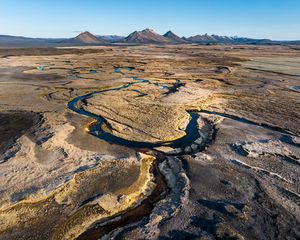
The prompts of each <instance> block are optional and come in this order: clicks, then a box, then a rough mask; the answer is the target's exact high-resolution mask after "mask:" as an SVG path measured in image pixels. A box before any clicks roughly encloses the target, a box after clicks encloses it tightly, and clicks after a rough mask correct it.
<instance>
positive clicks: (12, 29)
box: [0, 0, 300, 40]
mask: <svg viewBox="0 0 300 240" xmlns="http://www.w3.org/2000/svg"><path fill="white" fill-rule="evenodd" d="M0 10H1V14H0V34H9V35H23V36H31V37H72V36H74V35H76V34H78V33H77V31H85V30H88V31H90V32H92V33H94V34H100V35H102V34H103V35H106V34H118V35H128V34H129V33H131V32H132V31H134V30H142V29H144V28H147V27H149V28H152V29H154V30H156V31H157V32H158V33H160V34H163V33H165V32H166V31H168V30H172V31H174V32H175V33H177V34H178V35H180V36H191V35H196V34H204V33H209V34H218V35H227V36H235V35H238V36H246V37H254V38H271V39H286V40H290V39H300V0H139V1H138V0H106V1H104V0H98V1H97V0H40V1H38V0H0Z"/></svg>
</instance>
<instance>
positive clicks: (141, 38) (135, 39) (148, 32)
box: [125, 28, 170, 43]
mask: <svg viewBox="0 0 300 240" xmlns="http://www.w3.org/2000/svg"><path fill="white" fill-rule="evenodd" d="M125 42H128V43H168V42H170V40H169V39H168V38H165V37H164V36H161V35H159V34H158V33H156V32H154V31H153V30H152V29H149V28H146V29H144V30H142V31H134V32H133V33H131V34H130V35H128V36H127V37H126V38H125Z"/></svg>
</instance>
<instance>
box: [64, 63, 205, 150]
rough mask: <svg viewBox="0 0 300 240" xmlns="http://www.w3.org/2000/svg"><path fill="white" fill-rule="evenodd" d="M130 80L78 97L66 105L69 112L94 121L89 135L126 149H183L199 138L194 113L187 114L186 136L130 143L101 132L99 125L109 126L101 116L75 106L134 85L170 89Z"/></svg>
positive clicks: (144, 80)
mask: <svg viewBox="0 0 300 240" xmlns="http://www.w3.org/2000/svg"><path fill="white" fill-rule="evenodd" d="M126 70H127V71H129V68H128V69H127V68H126ZM115 72H117V73H121V70H120V69H116V70H115ZM121 74H122V73H121ZM132 79H133V80H134V82H130V83H127V84H125V85H122V86H120V87H115V88H110V89H104V90H100V91H94V92H91V93H88V94H85V95H82V96H78V97H76V98H74V99H73V100H71V101H70V102H69V103H68V108H69V109H70V110H72V111H74V112H76V113H77V114H80V115H84V116H87V117H90V118H93V119H95V120H96V123H95V124H92V125H91V126H90V127H89V129H88V131H89V133H90V134H91V135H93V136H95V137H97V138H99V139H101V140H104V141H106V142H108V143H111V144H118V145H122V146H126V147H131V148H139V149H143V148H147V149H149V148H154V147H160V146H170V147H173V148H178V147H185V146H187V145H189V144H190V143H192V142H193V141H195V140H196V139H197V138H199V133H198V129H197V119H198V117H199V116H198V115H197V114H194V113H189V114H190V122H189V123H188V125H187V127H186V130H185V132H186V135H185V136H183V137H182V138H180V139H177V140H175V141H172V142H157V143H151V142H138V141H130V140H126V139H123V138H120V137H117V136H115V135H113V134H112V133H110V132H106V131H104V130H102V128H101V125H102V124H106V125H107V126H109V124H108V123H107V121H106V120H105V119H104V118H103V117H102V116H98V115H96V114H93V113H91V112H89V111H86V110H84V109H83V108H81V107H77V106H79V105H80V104H77V103H78V102H80V101H83V102H84V101H85V100H86V99H89V98H91V97H93V96H94V95H95V94H101V93H104V92H109V91H119V90H122V89H126V88H129V87H131V86H133V85H135V84H145V83H146V84H153V85H155V86H158V87H160V88H161V89H170V88H169V87H168V86H166V85H162V86H160V85H158V84H157V83H151V81H149V80H146V79H141V78H139V77H133V78H132ZM179 83H180V81H179V80H177V81H176V83H175V84H179Z"/></svg>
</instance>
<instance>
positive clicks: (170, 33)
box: [163, 31, 188, 43]
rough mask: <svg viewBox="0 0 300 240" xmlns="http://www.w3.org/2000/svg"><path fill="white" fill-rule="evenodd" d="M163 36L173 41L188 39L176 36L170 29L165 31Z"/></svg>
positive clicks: (178, 41) (184, 41)
mask: <svg viewBox="0 0 300 240" xmlns="http://www.w3.org/2000/svg"><path fill="white" fill-rule="evenodd" d="M163 36H164V37H165V38H168V39H170V41H171V42H173V43H188V41H187V40H186V39H183V38H181V37H179V36H177V35H176V34H175V33H173V32H172V31H168V32H166V33H165V34H164V35H163Z"/></svg>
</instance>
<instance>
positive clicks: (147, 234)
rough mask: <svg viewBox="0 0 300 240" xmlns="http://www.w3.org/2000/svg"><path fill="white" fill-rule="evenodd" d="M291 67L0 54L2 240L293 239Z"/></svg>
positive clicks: (299, 178) (297, 203) (152, 55)
mask: <svg viewBox="0 0 300 240" xmlns="http://www.w3.org/2000/svg"><path fill="white" fill-rule="evenodd" d="M299 69H300V52H299V51H298V50H297V49H294V48H291V47H289V46H197V45H180V46H179V45H178V46H176V45H173V46H154V45H149V46H116V47H78V48H61V49H60V48H56V49H0V86H1V87H0V110H1V112H0V121H1V126H0V133H1V134H0V135H1V136H0V171H1V175H0V239H100V238H103V239H203V240H204V239H299V238H300V227H299V226H300V225H299V223H300V189H299V184H300V168H299V167H300V97H299V94H300V93H299V92H300V71H299ZM71 103H72V104H73V103H74V104H73V105H72V104H71Z"/></svg>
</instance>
